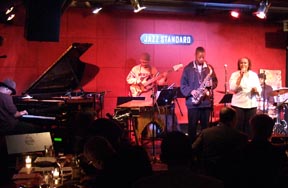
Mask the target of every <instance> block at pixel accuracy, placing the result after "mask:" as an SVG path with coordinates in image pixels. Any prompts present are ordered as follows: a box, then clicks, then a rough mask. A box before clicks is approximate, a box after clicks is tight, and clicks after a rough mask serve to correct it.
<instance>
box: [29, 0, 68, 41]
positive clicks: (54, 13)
mask: <svg viewBox="0 0 288 188" xmlns="http://www.w3.org/2000/svg"><path fill="white" fill-rule="evenodd" d="M62 2H63V0H27V3H26V18H25V31H24V32H25V34H24V35H25V38H26V39H27V40H28V41H54V42H57V41H59V32H60V17H61V5H62Z"/></svg>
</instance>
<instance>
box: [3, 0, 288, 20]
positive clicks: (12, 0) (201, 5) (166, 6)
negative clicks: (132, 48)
mask: <svg viewBox="0 0 288 188" xmlns="http://www.w3.org/2000/svg"><path fill="white" fill-rule="evenodd" d="M28 1H39V0H0V13H1V12H4V10H5V8H7V7H8V6H9V5H11V4H14V5H15V7H16V8H15V11H17V19H16V17H15V21H14V24H18V25H22V24H24V22H25V6H26V4H27V2H28ZM41 1H43V3H47V2H49V1H50V0H46V1H44V0H41ZM139 1H140V0H139ZM62 2H63V3H62V12H65V11H66V10H67V9H68V8H69V9H70V8H86V9H87V10H89V8H90V9H91V8H92V6H93V5H94V4H96V3H101V4H102V5H103V11H132V10H133V8H132V6H131V3H130V0H62ZM88 2H89V3H88ZM259 3H260V0H142V5H143V6H145V7H146V9H144V10H142V12H140V13H138V14H141V13H151V14H193V15H195V14H196V15H204V16H205V15H215V14H228V13H229V11H230V10H234V9H238V10H240V11H241V12H242V13H243V14H245V15H246V17H255V16H254V15H253V12H255V11H256V10H257V8H258V6H259ZM269 3H271V6H270V8H269V10H268V14H267V18H266V21H269V22H283V21H285V22H287V21H288V0H269ZM0 22H2V23H3V20H2V21H1V19H0Z"/></svg>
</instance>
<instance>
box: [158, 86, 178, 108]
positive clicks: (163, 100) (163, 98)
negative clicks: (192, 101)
mask: <svg viewBox="0 0 288 188" xmlns="http://www.w3.org/2000/svg"><path fill="white" fill-rule="evenodd" d="M176 97H177V89H162V90H161V91H160V94H159V97H158V98H157V104H158V106H166V105H171V104H172V101H173V100H174V99H175V98H176Z"/></svg>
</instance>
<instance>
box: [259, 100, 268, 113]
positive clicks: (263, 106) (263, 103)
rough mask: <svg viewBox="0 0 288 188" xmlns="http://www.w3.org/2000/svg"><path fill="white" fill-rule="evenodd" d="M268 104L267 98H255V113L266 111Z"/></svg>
mask: <svg viewBox="0 0 288 188" xmlns="http://www.w3.org/2000/svg"><path fill="white" fill-rule="evenodd" d="M267 109H268V104H267V100H265V101H264V100H263V98H257V113H263V112H267Z"/></svg>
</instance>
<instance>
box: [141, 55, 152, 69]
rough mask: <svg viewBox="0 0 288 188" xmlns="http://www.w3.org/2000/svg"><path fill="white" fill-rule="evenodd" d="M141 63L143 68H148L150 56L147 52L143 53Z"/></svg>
mask: <svg viewBox="0 0 288 188" xmlns="http://www.w3.org/2000/svg"><path fill="white" fill-rule="evenodd" d="M139 61H140V63H141V65H142V66H143V67H147V66H148V65H149V64H150V54H149V53H147V52H145V53H142V54H141V56H140V60H139Z"/></svg>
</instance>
